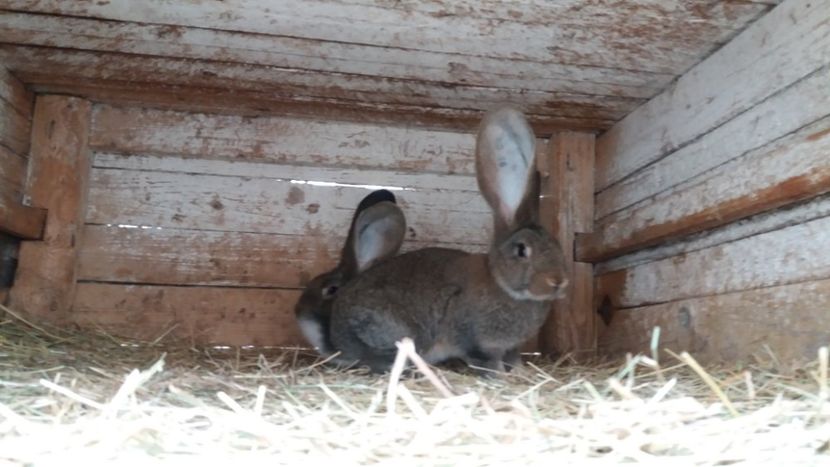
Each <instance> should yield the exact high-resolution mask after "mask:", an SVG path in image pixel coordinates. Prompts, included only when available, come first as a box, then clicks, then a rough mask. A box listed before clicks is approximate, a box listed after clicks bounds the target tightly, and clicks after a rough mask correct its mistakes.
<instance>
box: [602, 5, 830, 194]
mask: <svg viewBox="0 0 830 467" xmlns="http://www.w3.org/2000/svg"><path fill="white" fill-rule="evenodd" d="M828 17H830V2H816V1H814V0H788V1H786V2H783V3H782V4H781V5H780V6H779V7H777V8H775V9H774V10H772V11H771V12H770V13H769V14H767V15H766V16H764V17H763V18H761V19H760V20H758V21H757V22H755V23H754V24H752V25H750V26H749V27H748V28H747V29H746V30H745V31H744V32H743V33H741V34H740V35H738V36H737V37H736V38H735V39H734V40H732V41H731V42H729V43H728V44H726V45H725V46H724V47H722V48H721V49H720V50H718V51H717V52H716V53H714V54H713V55H711V56H710V57H709V58H707V59H706V60H704V61H703V62H701V63H699V64H698V65H696V66H695V67H693V68H692V69H691V70H689V71H688V72H687V73H685V74H684V75H683V76H682V77H681V78H680V79H679V80H678V81H677V82H676V83H674V84H673V85H672V86H671V87H670V88H669V89H667V90H666V91H665V92H663V93H662V94H660V95H659V96H657V97H655V98H654V99H652V100H651V101H649V102H648V103H647V104H645V105H643V106H641V107H640V108H638V109H637V110H635V111H634V112H632V113H631V114H630V115H628V116H627V117H626V118H625V119H623V120H622V121H621V122H620V123H618V124H617V125H615V126H614V127H613V128H612V129H611V130H609V131H608V132H606V133H605V134H604V135H603V136H602V137H601V138H599V140H598V144H597V173H596V188H597V189H598V190H603V189H605V188H607V187H608V186H610V185H611V184H613V183H615V182H617V181H619V180H621V179H623V178H625V177H626V176H628V175H630V174H632V173H633V172H635V171H636V170H638V169H641V168H643V167H645V166H647V165H648V164H651V163H653V162H655V161H657V160H659V159H660V158H661V157H663V156H665V155H666V154H669V153H671V152H673V151H675V150H676V149H678V148H681V147H683V146H685V145H686V144H688V143H689V142H691V141H693V140H694V139H695V138H697V137H699V136H700V135H703V134H706V133H708V132H709V131H711V130H713V129H714V128H717V127H718V126H720V125H722V124H724V123H726V122H728V121H729V120H731V119H732V118H734V117H735V116H737V115H739V114H740V113H742V112H744V111H746V110H747V109H750V108H752V107H753V106H755V105H757V104H758V103H760V102H762V101H763V100H764V99H766V98H767V97H769V96H771V95H773V94H775V93H776V92H779V91H781V90H782V89H785V88H786V87H788V86H790V85H791V84H792V83H794V82H796V81H798V80H799V79H801V78H803V77H805V76H807V75H809V74H810V73H812V72H814V71H815V70H817V69H819V68H821V67H822V66H824V65H826V64H828V62H830V28H828V27H827V24H826V18H828Z"/></svg>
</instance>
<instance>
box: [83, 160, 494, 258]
mask: <svg viewBox="0 0 830 467" xmlns="http://www.w3.org/2000/svg"><path fill="white" fill-rule="evenodd" d="M279 169H280V167H279V166H274V167H273V172H270V173H263V174H262V175H261V176H259V177H237V176H223V175H202V174H183V173H171V172H157V171H134V170H121V169H102V168H96V169H93V170H92V174H91V180H90V193H89V208H88V211H87V222H90V223H95V224H129V225H146V226H153V227H162V228H167V227H173V228H188V229H207V230H221V231H242V232H258V233H281V234H291V235H308V234H310V233H315V234H319V235H340V234H341V233H342V232H343V231H345V229H346V228H347V226H348V223H349V221H350V219H351V215H352V212H353V211H354V208H355V206H357V204H358V202H359V201H360V199H362V198H363V196H365V195H366V194H367V193H368V191H369V190H368V189H364V188H355V187H342V186H340V187H330V186H313V185H304V184H296V183H290V182H287V181H284V180H282V179H281V176H280V173H279ZM423 177H431V175H429V174H427V175H417V176H415V175H413V176H412V179H411V180H412V181H411V182H410V183H407V185H408V186H418V185H420V183H419V182H418V179H419V178H423ZM396 196H397V197H398V200H399V204H400V205H401V206H402V208H403V210H404V213H405V214H406V217H407V223H408V226H409V228H408V232H409V233H408V238H411V239H420V240H421V241H434V240H438V241H444V242H456V243H473V244H476V243H478V244H483V243H487V241H488V238H489V232H490V229H491V223H492V217H491V214H490V212H489V210H488V208H487V205H486V203H485V202H484V200H483V198H482V197H481V195H480V194H479V193H478V192H474V191H450V190H416V191H398V192H396Z"/></svg>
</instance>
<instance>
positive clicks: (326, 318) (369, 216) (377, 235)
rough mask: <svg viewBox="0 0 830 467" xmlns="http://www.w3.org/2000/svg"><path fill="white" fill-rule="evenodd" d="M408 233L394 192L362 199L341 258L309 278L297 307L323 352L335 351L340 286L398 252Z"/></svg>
mask: <svg viewBox="0 0 830 467" xmlns="http://www.w3.org/2000/svg"><path fill="white" fill-rule="evenodd" d="M405 234H406V219H405V218H404V216H403V213H402V212H401V209H400V208H399V207H398V206H397V204H396V200H395V195H393V194H392V193H391V192H389V191H387V190H376V191H373V192H372V193H370V194H368V195H366V197H364V198H363V200H361V201H360V204H358V206H357V209H356V210H355V213H354V216H353V217H352V223H351V225H350V226H349V233H348V236H347V237H346V243H345V245H343V250H342V251H341V254H340V262H339V263H338V264H337V266H335V267H334V269H332V270H331V271H328V272H325V273H323V274H320V275H319V276H317V277H315V278H314V279H312V280H311V281H309V283H308V284H307V285H306V287H305V290H304V291H303V294H302V295H301V296H300V298H299V300H298V301H297V304H296V305H295V307H294V314H295V316H296V318H297V323H298V324H299V326H300V330H301V331H302V333H303V335H304V336H305V338H306V340H307V341H308V342H309V343H310V344H311V345H312V346H314V347H315V348H316V349H317V351H318V352H319V353H320V354H321V355H323V356H328V355H331V354H332V353H334V349H333V347H332V345H331V340H330V338H329V322H330V316H331V303H332V300H333V299H334V297H335V296H336V294H337V292H338V290H339V289H340V288H341V287H342V286H343V285H344V284H345V283H347V282H348V281H350V280H351V279H353V278H354V277H355V276H356V275H357V274H358V273H360V272H361V271H363V270H365V269H366V268H368V267H369V266H371V265H373V264H375V263H377V262H379V261H382V260H383V259H385V258H388V257H390V256H394V255H395V254H397V252H398V250H399V249H400V247H401V244H402V243H403V239H404V235H405Z"/></svg>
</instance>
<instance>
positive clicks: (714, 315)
mask: <svg viewBox="0 0 830 467" xmlns="http://www.w3.org/2000/svg"><path fill="white" fill-rule="evenodd" d="M828 309H830V280H820V281H809V282H802V283H796V284H790V285H782V286H777V287H769V288H761V289H754V290H746V291H740V292H734V293H728V294H721V295H713V296H707V297H700V298H692V299H688V300H681V301H676V302H670V303H664V304H659V305H654V306H645V307H640V308H632V309H627V310H619V311H617V312H616V313H615V314H614V318H613V320H612V321H611V324H610V326H608V327H603V328H602V330H601V331H600V336H599V349H600V352H601V353H602V354H604V355H609V356H615V357H619V356H621V355H623V354H624V353H626V352H631V353H639V352H643V353H646V354H650V350H649V343H650V340H651V333H652V330H653V328H654V326H660V336H661V339H660V348H661V349H671V350H674V351H675V352H680V351H684V350H685V351H688V352H691V353H692V354H693V355H694V356H695V359H697V360H699V361H701V362H706V363H710V362H729V363H730V364H734V363H735V362H741V361H742V362H745V363H752V362H753V360H754V359H753V356H755V355H759V356H761V357H762V359H763V360H767V359H768V358H769V356H768V350H767V348H769V350H771V351H772V352H773V353H774V354H775V356H776V357H777V358H778V360H779V361H780V362H782V363H783V364H784V365H787V366H788V367H789V368H794V367H795V366H796V365H797V364H798V363H799V362H807V361H814V360H815V358H816V352H817V350H818V348H819V347H821V346H826V345H827V343H828V342H830V326H829V325H828V321H827V310H828Z"/></svg>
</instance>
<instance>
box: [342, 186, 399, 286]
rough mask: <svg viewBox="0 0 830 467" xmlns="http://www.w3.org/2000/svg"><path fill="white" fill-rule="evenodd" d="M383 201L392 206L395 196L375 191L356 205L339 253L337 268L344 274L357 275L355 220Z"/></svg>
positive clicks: (390, 193)
mask: <svg viewBox="0 0 830 467" xmlns="http://www.w3.org/2000/svg"><path fill="white" fill-rule="evenodd" d="M383 201H387V202H390V203H393V204H394V203H395V202H396V199H395V195H394V194H392V192H391V191H389V190H375V191H373V192H371V193H369V194H368V195H366V196H365V197H364V198H363V199H362V200H360V204H358V205H357V209H355V211H354V215H353V216H352V223H351V225H349V233H348V236H347V237H346V243H345V244H344V245H343V250H342V251H341V253H340V264H339V265H338V268H339V269H341V270H342V271H343V272H344V273H345V274H347V275H349V274H357V268H358V267H357V259H356V258H355V248H354V242H355V239H354V236H355V224H356V223H357V218H358V217H359V216H360V214H361V213H362V212H363V211H365V210H366V209H368V208H370V207H372V206H374V205H376V204H378V203H380V202H383Z"/></svg>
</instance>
